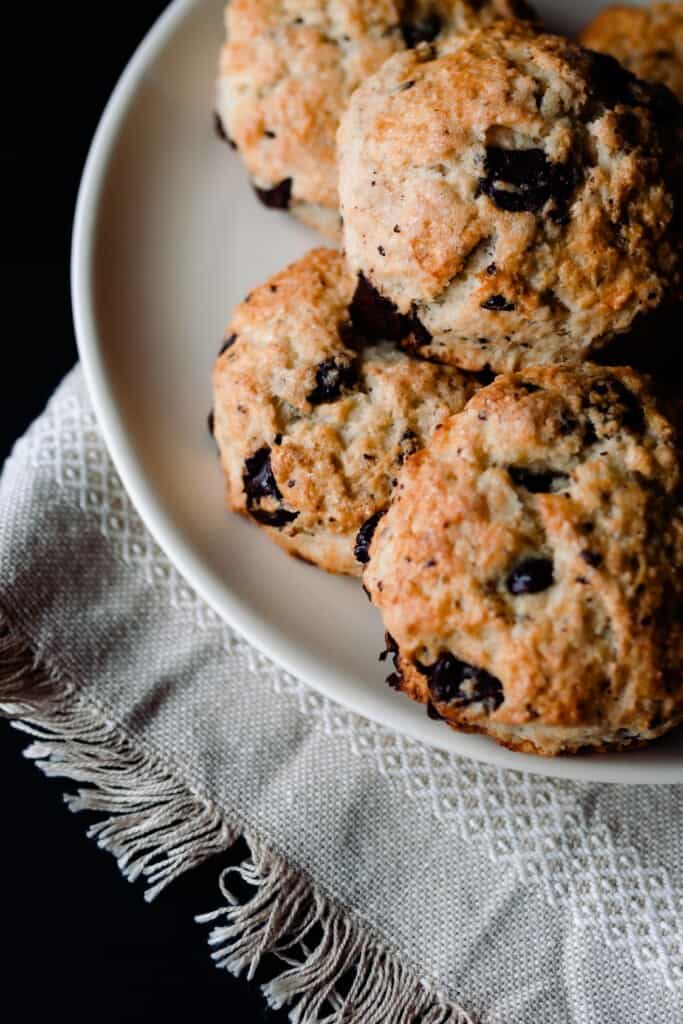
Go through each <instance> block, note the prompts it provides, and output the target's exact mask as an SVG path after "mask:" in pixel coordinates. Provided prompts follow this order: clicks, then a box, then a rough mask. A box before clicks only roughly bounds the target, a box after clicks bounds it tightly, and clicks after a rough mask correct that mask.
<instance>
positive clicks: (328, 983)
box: [0, 619, 472, 1024]
mask: <svg viewBox="0 0 683 1024" xmlns="http://www.w3.org/2000/svg"><path fill="white" fill-rule="evenodd" d="M0 717H4V718H8V719H10V720H12V723H13V725H14V727H15V728H17V729H19V730H21V731H22V732H25V733H27V734H28V735H29V736H31V737H32V739H33V742H32V743H31V744H30V746H29V747H28V748H27V749H26V751H25V752H24V753H25V756H26V757H27V758H29V759H31V760H33V761H34V762H35V763H36V765H37V766H38V767H39V768H40V769H41V771H42V772H43V773H44V774H45V775H47V776H49V777H52V778H64V779H69V780H71V781H75V782H79V783H83V784H84V785H85V787H86V788H83V789H79V790H78V791H77V792H76V793H75V794H72V795H68V796H65V797H64V800H65V803H66V804H67V806H68V807H69V809H70V810H71V811H74V812H78V811H94V812H97V813H100V814H103V815H105V816H106V817H105V818H104V820H102V821H100V822H99V823H98V824H95V825H93V826H92V827H91V828H90V829H89V830H88V835H89V836H90V837H91V838H93V839H95V840H96V842H97V844H98V846H99V847H100V848H101V849H103V850H107V851H109V852H110V853H112V854H113V855H114V856H115V857H116V860H117V863H118V865H119V868H120V869H121V872H122V873H123V875H124V876H125V877H126V878H127V879H128V880H129V881H131V882H133V881H136V880H137V879H139V878H143V879H144V880H145V882H146V884H147V888H146V890H145V899H146V900H147V901H148V902H151V901H152V900H153V899H154V898H155V897H156V896H158V894H159V893H160V892H161V891H162V890H163V889H164V888H165V887H166V886H167V885H169V884H170V882H172V881H173V880H174V879H175V878H178V877H179V876H180V875H182V874H184V873H185V872H186V871H190V870H191V869H192V868H194V867H196V866H198V865H200V864H202V863H204V862H205V861H206V860H208V859H209V858H210V857H213V856H215V855H216V854H218V853H221V852H224V851H227V850H228V849H229V848H230V847H231V846H232V845H233V844H234V843H235V842H236V841H237V840H238V839H240V838H243V839H245V840H246V842H247V845H248V847H249V855H248V856H247V857H246V858H245V859H244V860H243V861H242V862H241V863H240V864H238V865H237V866H233V867H228V868H226V869H225V870H224V871H223V872H222V874H221V876H220V879H219V885H220V890H221V893H222V896H223V900H224V904H223V905H222V906H221V908H220V909H218V910H216V911H213V912H212V913H210V914H203V915H200V916H198V917H197V918H196V920H197V921H198V922H199V923H201V924H208V923H212V924H213V925H214V927H213V929H212V930H211V933H210V936H209V944H210V946H211V947H212V949H213V952H212V958H213V960H214V962H215V963H216V965H217V966H218V967H222V968H225V969H227V970H229V971H230V972H231V973H232V974H235V975H239V974H242V973H244V972H246V974H247V977H248V978H250V979H253V977H254V974H255V972H256V969H257V968H258V966H259V964H260V963H261V962H262V960H263V959H264V957H266V956H269V957H275V958H277V962H279V964H280V965H281V970H280V972H279V973H278V974H277V976H276V977H275V978H273V979H272V980H271V981H269V982H267V983H266V984H265V985H264V986H263V992H264V995H265V997H266V999H267V1001H268V1003H269V1005H270V1006H271V1007H272V1008H274V1009H279V1008H281V1007H283V1006H285V1005H290V1007H291V1008H290V1011H289V1013H290V1020H291V1021H292V1022H293V1024H417V1022H419V1024H472V1019H471V1018H470V1017H469V1016H468V1015H467V1014H466V1013H465V1011H464V1010H463V1009H461V1008H460V1007H458V1006H455V1005H454V1004H453V1003H452V1002H450V1001H448V1000H446V999H445V998H444V997H442V996H440V995H439V994H438V993H435V991H434V988H433V983H432V982H431V981H429V980H427V979H424V980H421V979H419V978H417V977H416V976H415V974H414V973H413V972H412V971H411V970H410V969H409V968H408V967H406V966H405V965H403V964H402V963H401V962H400V960H399V958H398V957H397V956H396V955H395V954H394V953H392V952H390V951H389V950H388V949H387V948H386V947H383V946H382V945H381V943H380V942H378V941H377V939H376V938H374V937H373V936H372V935H371V934H370V932H369V929H368V930H366V929H365V928H364V926H363V925H362V923H361V922H359V920H358V919H357V917H356V916H355V915H353V914H351V913H350V912H349V911H347V910H346V909H344V908H343V907H341V906H340V905H339V904H337V903H335V902H334V901H333V900H331V899H329V898H327V896H325V895H323V894H321V893H320V891H319V890H317V889H316V887H315V886H314V885H313V884H312V882H311V881H310V880H309V879H308V877H307V876H306V874H305V873H304V872H302V871H301V870H299V869H298V868H295V867H292V866H291V865H289V864H288V863H287V862H286V861H285V860H284V859H282V858H281V857H280V856H279V855H277V854H275V853H274V852H273V851H272V850H269V849H268V847H267V846H266V845H265V844H264V843H263V842H262V841H261V839H260V838H259V837H257V836H256V835H253V834H251V833H249V832H244V831H243V830H242V828H240V827H239V826H237V825H229V824H227V823H226V822H225V821H224V819H223V815H222V813H221V811H220V810H219V809H218V808H217V807H216V805H215V804H214V803H213V802H212V801H211V800H209V799H207V798H206V797H203V796H202V795H201V794H199V793H196V792H193V791H192V790H191V789H190V788H189V787H188V786H187V785H186V784H184V783H181V782H179V781H178V780H177V779H176V778H174V776H173V774H172V773H171V771H170V770H169V769H168V768H167V767H166V766H165V765H164V764H163V763H162V762H161V760H160V759H159V758H157V757H156V756H154V755H152V754H149V753H146V752H143V751H141V750H140V749H139V748H138V747H137V746H136V745H135V743H134V742H133V741H132V740H131V739H130V738H129V737H128V736H127V735H126V734H125V733H124V732H123V730H122V729H121V728H120V727H119V726H118V725H116V724H115V723H113V722H111V721H109V720H108V719H107V717H106V714H105V713H104V712H103V711H102V709H100V708H98V707H96V706H95V705H93V704H92V703H87V702H86V701H85V700H84V699H83V697H82V696H81V695H80V694H79V693H78V691H77V689H76V688H75V687H74V686H73V685H70V684H69V683H65V682H64V680H61V679H60V678H58V676H57V675H56V674H55V673H52V672H50V671H49V670H48V669H46V668H45V666H44V665H43V664H42V663H41V662H40V660H39V659H38V658H36V656H35V654H34V652H33V651H32V649H31V647H30V646H29V645H28V644H26V642H25V641H24V640H23V638H21V637H20V636H19V635H18V634H17V633H16V632H15V631H14V630H13V628H12V627H11V626H10V625H9V624H7V623H6V622H5V621H3V620H2V619H0ZM236 877H237V878H238V879H239V888H240V895H239V896H238V895H237V893H236V892H235V886H234V880H235V878H236ZM245 886H246V887H249V895H248V896H247V897H245V896H244V895H243V891H244V889H245ZM271 962H273V961H271Z"/></svg>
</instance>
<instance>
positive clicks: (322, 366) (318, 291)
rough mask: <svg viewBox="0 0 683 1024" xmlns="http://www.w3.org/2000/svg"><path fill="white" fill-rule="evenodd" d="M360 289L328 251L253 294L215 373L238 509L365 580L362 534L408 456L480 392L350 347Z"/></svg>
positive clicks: (392, 349) (436, 370)
mask: <svg viewBox="0 0 683 1024" xmlns="http://www.w3.org/2000/svg"><path fill="white" fill-rule="evenodd" d="M353 292H354V282H353V280H352V279H351V277H350V275H349V274H348V272H347V270H346V268H345V265H344V262H343V258H342V256H341V255H340V254H339V253H338V252H335V251H333V250H330V249H317V250H314V251H312V252H310V253H309V254H308V255H307V256H305V257H304V258H303V259H301V260H299V261H298V262H297V263H294V264H292V265H291V266H290V267H288V268H287V269H286V270H284V271H282V272H281V273H279V274H276V275H275V276H274V277H272V278H271V279H270V280H269V281H267V282H266V283H265V284H264V285H261V286H260V287H259V288H256V289H254V290H253V291H252V292H251V294H250V295H249V296H248V298H247V300H245V302H243V303H242V304H241V305H240V306H238V307H237V309H236V310H235V312H234V314H233V318H232V321H231V323H230V326H229V327H228V330H227V334H226V337H227V338H228V339H229V342H230V343H229V346H228V348H227V349H226V350H225V351H224V352H223V353H222V354H221V355H220V356H219V358H218V361H217V363H216V366H215V370H214V431H215V437H216V441H217V443H218V446H219V450H220V453H221V461H222V464H223V468H224V471H225V474H226V479H227V485H228V488H227V495H228V502H229V504H230V506H231V507H232V508H233V509H234V510H235V511H237V512H242V513H244V514H250V515H251V517H252V518H253V519H255V520H256V521H257V522H260V524H261V525H262V526H263V527H264V528H265V529H266V530H267V532H268V533H269V534H270V536H271V537H272V538H273V539H274V540H275V541H277V543H278V544H280V545H281V546H282V547H283V548H285V549H286V550H287V551H289V552H290V553H291V554H296V555H298V556H300V557H302V558H304V559H306V560H307V561H310V562H312V563H314V564H316V565H319V566H320V567H321V568H324V569H327V570H328V571H330V572H342V573H349V574H352V575H359V574H360V570H361V566H360V563H359V562H358V561H357V560H356V559H355V558H354V543H355V541H356V536H357V534H358V531H359V529H360V528H361V526H363V524H364V523H365V522H366V521H367V520H368V519H370V518H371V517H372V516H374V515H375V514H376V513H377V512H378V511H380V510H382V509H383V508H385V507H386V505H387V504H388V501H389V497H390V494H391V489H392V481H393V480H394V479H395V477H396V474H397V472H398V469H399V467H400V465H401V463H402V461H403V460H404V458H405V457H406V456H407V455H408V454H410V453H412V452H414V451H415V450H416V449H417V448H418V447H420V446H421V445H422V444H423V443H424V442H425V441H426V440H427V439H428V438H429V437H431V435H432V433H433V431H434V429H435V428H436V426H437V425H438V424H440V423H441V422H443V421H444V420H445V419H446V418H447V417H448V416H449V415H450V414H451V413H453V412H457V411H459V410H460V409H461V408H462V407H463V405H464V403H465V401H466V400H467V398H468V397H469V395H470V394H471V393H472V391H473V390H474V387H475V383H474V381H472V380H469V379H466V378H465V377H464V376H463V375H462V374H461V373H459V372H458V371H457V370H452V369H450V368H447V367H441V366H436V365H434V364H431V363H427V362H425V361H422V360H414V359H411V358H410V357H409V356H407V355H406V354H405V353H403V352H401V351H400V350H399V349H397V348H396V346H395V345H392V344H391V343H388V344H377V345H371V346H364V345H361V344H360V339H359V338H357V337H355V336H354V335H353V328H352V325H351V324H350V312H349V305H350V303H351V300H352V297H353Z"/></svg>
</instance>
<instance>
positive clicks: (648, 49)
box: [579, 3, 683, 101]
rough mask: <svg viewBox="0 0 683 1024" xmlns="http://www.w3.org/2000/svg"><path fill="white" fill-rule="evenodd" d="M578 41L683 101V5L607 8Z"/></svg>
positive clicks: (618, 5) (664, 4)
mask: <svg viewBox="0 0 683 1024" xmlns="http://www.w3.org/2000/svg"><path fill="white" fill-rule="evenodd" d="M579 40H580V42H581V43H583V45H584V46H588V47H589V48H590V49H591V50H598V51H599V52H600V53H609V54H611V55H612V57H616V58H617V60H619V61H621V63H622V64H623V65H624V67H626V68H628V69H629V71H632V72H633V73H634V75H638V78H647V79H649V80H650V81H653V82H664V84H665V85H668V87H669V88H670V89H671V91H672V92H673V93H675V94H676V96H677V97H678V99H679V100H681V101H683V4H681V3H658V4H657V3H655V4H651V5H650V6H649V7H644V6H636V7H632V6H629V5H627V4H615V5H614V6H613V7H606V8H605V9H604V10H602V11H600V13H599V14H598V15H596V17H595V18H593V20H592V21H591V22H590V24H589V25H587V26H586V27H585V28H584V30H583V32H582V33H581V35H580V36H579Z"/></svg>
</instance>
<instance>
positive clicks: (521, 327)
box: [339, 22, 683, 371]
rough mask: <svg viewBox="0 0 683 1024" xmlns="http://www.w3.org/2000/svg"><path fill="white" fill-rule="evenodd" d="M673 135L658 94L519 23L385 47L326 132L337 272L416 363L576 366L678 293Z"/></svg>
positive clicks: (673, 121) (671, 101)
mask: <svg viewBox="0 0 683 1024" xmlns="http://www.w3.org/2000/svg"><path fill="white" fill-rule="evenodd" d="M682 132H683V129H682V121H681V108H680V106H679V104H678V103H677V101H676V100H675V98H674V97H673V95H672V94H671V93H670V92H669V91H668V90H666V89H665V88H664V87H663V86H660V85H652V84H648V83H644V82H641V81H640V80H638V79H636V78H634V77H633V76H632V75H631V74H630V73H629V72H627V71H625V70H624V69H623V68H622V67H621V66H620V65H619V64H618V63H617V62H616V61H615V60H614V59H613V58H611V57H607V56H605V55H603V54H593V53H591V52H590V51H588V50H585V49H583V48H581V47H579V46H577V45H576V44H574V43H571V42H569V41H567V40H565V39H562V38H560V37H558V36H552V35H548V34H544V33H542V32H540V31H537V30H536V29H534V27H533V26H531V25H527V24H524V23H522V22H517V23H515V24H507V25H506V24H501V25H500V26H498V25H496V26H493V27H491V28H489V29H488V30H487V31H485V32H484V31H477V32H474V33H471V34H470V35H469V36H468V37H467V39H466V40H465V41H464V42H463V43H462V45H461V46H460V47H459V48H458V49H457V50H456V51H455V52H452V53H447V54H444V55H442V56H437V57H436V58H434V53H433V51H432V50H430V48H429V47H428V46H421V47H418V48H417V49H416V50H414V51H411V52H409V53H403V54H397V55H396V56H394V57H392V58H390V59H389V60H388V61H387V62H386V63H385V64H384V65H383V66H382V68H381V69H380V70H379V71H378V72H376V73H375V74H374V75H372V76H371V77H370V78H369V79H368V80H367V81H366V82H365V83H364V84H363V85H362V86H361V87H360V88H359V89H358V90H357V91H356V92H355V93H354V95H353V97H352V99H351V101H350V104H349V106H348V108H347V111H346V113H345V114H344V117H343V119H342V124H341V127H340V132H339V160H340V191H341V208H342V214H343V218H344V242H345V247H346V253H347V258H348V261H349V264H350V266H351V268H352V270H353V271H354V272H356V273H359V274H361V275H363V276H364V277H365V278H366V279H367V280H368V282H369V284H370V285H371V286H372V287H374V288H375V289H376V290H377V291H378V293H379V294H380V295H381V296H382V297H383V298H384V299H386V300H387V301H389V302H391V303H393V304H394V305H395V306H396V307H397V311H398V313H399V315H403V316H405V317H409V322H406V335H407V336H406V343H407V344H409V345H411V346H412V347H417V348H419V350H420V352H421V353H422V354H423V355H427V356H431V357H434V358H436V359H439V360H442V361H444V362H449V363H453V364H455V365H458V366H461V367H463V368H465V369H480V368H482V367H484V366H486V365H488V366H490V367H491V368H492V369H493V370H496V371H503V370H511V369H515V368H518V367H521V366H526V365H532V364H534V363H537V364H552V363H556V362H559V361H564V360H566V361H578V360H580V359H583V358H586V357H587V356H588V354H589V353H591V352H592V351H593V350H594V349H596V348H598V347H599V346H601V345H602V344H603V343H604V342H605V341H606V340H607V339H609V338H610V336H612V335H614V334H615V333H617V332H622V331H625V330H626V329H628V327H629V325H630V324H631V323H632V321H633V320H634V318H635V317H636V315H637V314H638V313H641V312H643V311H646V310H650V309H653V308H655V307H657V306H658V305H659V304H660V303H661V302H662V300H663V299H664V298H665V297H666V296H667V295H668V293H670V292H671V291H674V290H677V289H678V284H679V278H680V272H681V271H680V264H681V235H680V224H677V225H676V224H674V216H673V212H674V195H675V194H676V193H677V190H678V189H679V188H680V182H681V158H680V153H681V140H682V139H683V134H682ZM416 325H417V326H416Z"/></svg>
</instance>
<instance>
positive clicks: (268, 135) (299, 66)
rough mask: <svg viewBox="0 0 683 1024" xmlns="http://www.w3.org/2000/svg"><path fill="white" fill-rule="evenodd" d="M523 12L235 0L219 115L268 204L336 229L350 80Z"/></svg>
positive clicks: (418, 4) (466, 4)
mask: <svg viewBox="0 0 683 1024" xmlns="http://www.w3.org/2000/svg"><path fill="white" fill-rule="evenodd" d="M528 13H529V9H528V8H527V7H526V5H525V3H524V2H523V0H434V2H425V0H410V2H408V0H368V2H361V0H307V2H302V0H232V2H231V3H230V4H229V5H228V7H227V9H226V15H225V17H226V28H227V36H228V41H227V42H226V44H225V46H224V48H223V50H222V53H221V58H220V67H219V75H218V86H217V106H216V112H217V116H218V124H219V126H222V128H223V130H224V132H225V135H226V137H227V138H228V139H229V140H231V141H232V142H233V144H234V145H235V146H236V147H237V149H239V151H240V154H241V155H242V157H243V159H244V161H245V163H246V165H247V168H248V170H249V174H250V175H251V178H252V180H253V183H254V186H255V189H256V192H257V194H258V196H259V197H260V198H261V200H262V201H263V202H264V203H265V204H266V205H267V206H272V207H276V208H279V209H287V208H289V209H291V211H292V213H294V214H296V215H297V216H298V217H299V218H300V219H301V220H303V221H305V222H306V223H307V224H309V225H310V226H312V227H314V228H316V229H317V230H319V231H322V232H323V234H326V235H328V236H330V237H335V235H338V233H339V226H340V225H339V202H338V197H337V160H336V134H337V128H338V125H339V118H340V115H341V113H342V111H343V110H344V108H345V106H346V104H347V102H348V99H349V97H350V95H351V93H352V92H353V91H354V89H356V88H357V86H358V85H359V84H360V83H361V82H362V81H364V80H365V79H366V78H367V77H368V75H370V74H371V73H372V72H373V71H376V70H377V69H378V68H379V67H381V65H382V64H383V63H384V61H385V60H386V59H387V57H389V56H391V55H392V54H393V53H396V52H398V51H400V50H404V49H405V48H406V47H410V46H415V45H416V44H417V43H418V42H420V41H424V40H435V41H436V42H437V43H439V44H440V43H441V42H442V41H445V40H447V39H448V40H450V39H451V37H453V36H454V35H458V34H461V33H464V32H467V31H469V30H470V29H472V28H475V27H476V26H477V25H486V24H489V23H490V22H491V21H493V20H494V19H495V18H498V17H501V16H502V17H513V16H520V17H524V16H526V15H527V14H528Z"/></svg>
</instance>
